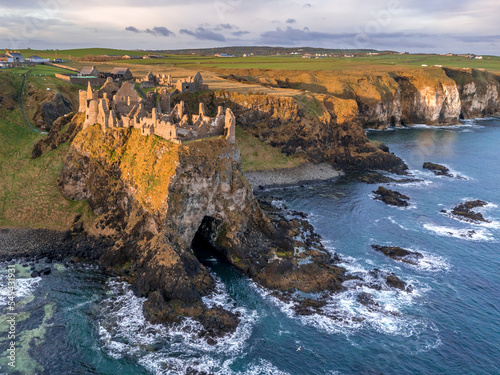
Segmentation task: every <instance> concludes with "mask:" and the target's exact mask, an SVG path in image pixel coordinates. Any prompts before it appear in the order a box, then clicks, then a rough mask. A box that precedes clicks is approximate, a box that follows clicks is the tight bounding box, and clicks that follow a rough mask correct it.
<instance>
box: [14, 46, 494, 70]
mask: <svg viewBox="0 0 500 375" xmlns="http://www.w3.org/2000/svg"><path fill="white" fill-rule="evenodd" d="M20 52H21V53H23V54H24V55H25V56H27V57H28V56H31V55H38V56H41V57H44V58H51V59H53V58H56V57H58V58H63V59H69V60H71V59H75V58H81V57H84V56H89V55H91V56H99V55H108V56H123V55H137V56H143V55H146V54H148V53H149V52H146V51H132V50H118V49H108V48H84V49H69V50H57V51H56V50H21V51H20ZM121 62H122V63H126V64H130V65H166V66H183V67H186V68H188V67H192V68H193V69H201V68H206V69H213V68H216V69H277V70H304V71H321V70H322V71H329V70H340V71H342V70H363V69H376V68H378V69H382V70H385V71H387V70H390V69H394V68H395V67H396V68H397V67H421V66H422V65H428V66H433V65H443V66H445V67H450V68H475V69H485V70H489V71H492V72H497V73H500V57H499V56H483V59H482V60H476V59H473V60H470V59H468V58H466V57H460V56H441V55H425V54H422V55H420V54H419V55H412V54H410V55H399V54H381V55H376V56H368V55H361V56H356V57H353V58H347V57H337V58H333V57H325V58H322V59H315V58H312V59H303V58H302V57H301V56H251V57H234V58H218V57H215V56H199V55H177V54H166V55H165V58H164V59H147V60H143V59H141V60H121Z"/></svg>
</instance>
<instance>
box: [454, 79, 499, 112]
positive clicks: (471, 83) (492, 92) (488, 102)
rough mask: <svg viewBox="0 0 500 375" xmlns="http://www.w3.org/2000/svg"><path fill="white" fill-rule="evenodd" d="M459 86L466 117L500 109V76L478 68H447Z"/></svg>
mask: <svg viewBox="0 0 500 375" xmlns="http://www.w3.org/2000/svg"><path fill="white" fill-rule="evenodd" d="M445 72H446V74H447V75H448V77H450V78H452V79H453V80H454V81H455V82H456V84H457V87H458V91H459V95H460V101H461V112H460V117H461V118H464V119H470V118H478V117H485V116H491V115H494V114H497V113H498V112H499V111H500V103H499V100H498V99H499V95H500V82H499V81H500V77H499V76H496V75H494V74H491V73H488V72H484V71H480V70H476V69H445Z"/></svg>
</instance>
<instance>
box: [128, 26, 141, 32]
mask: <svg viewBox="0 0 500 375" xmlns="http://www.w3.org/2000/svg"><path fill="white" fill-rule="evenodd" d="M125 30H126V31H131V32H133V33H140V32H141V31H140V30H139V29H138V28H136V27H134V26H127V27H126V28H125Z"/></svg>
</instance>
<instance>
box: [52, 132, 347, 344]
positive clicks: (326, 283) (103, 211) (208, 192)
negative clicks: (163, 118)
mask: <svg viewBox="0 0 500 375" xmlns="http://www.w3.org/2000/svg"><path fill="white" fill-rule="evenodd" d="M59 184H60V187H61V189H62V191H63V193H64V195H65V196H66V197H67V198H69V199H72V200H82V199H87V200H88V202H89V204H90V206H91V208H92V210H93V211H94V213H96V214H97V215H99V220H98V221H97V222H96V223H95V225H94V224H92V227H89V226H88V224H87V226H88V227H87V228H86V230H87V232H88V233H89V234H94V235H101V236H105V237H107V238H113V239H114V240H115V245H114V246H113V247H112V248H110V249H109V250H108V251H107V252H106V254H105V255H104V256H103V257H102V258H101V264H102V266H103V267H104V268H105V269H107V270H108V271H109V272H114V273H116V274H119V275H122V276H125V278H126V279H128V280H129V281H130V282H132V283H133V284H134V285H135V287H136V289H137V292H138V293H139V294H140V295H143V296H146V297H147V301H146V302H145V304H144V313H145V316H146V317H147V318H148V319H149V320H150V321H152V322H157V323H158V322H163V323H165V322H175V321H178V320H179V319H180V317H182V316H190V317H193V318H194V319H197V320H198V321H200V322H201V323H202V325H204V326H205V328H206V329H207V331H209V332H210V333H211V334H213V335H219V334H223V333H225V332H227V331H231V330H233V329H234V328H235V327H236V325H237V323H238V318H237V317H236V316H235V315H234V314H232V313H230V312H228V311H224V310H222V309H220V308H207V307H206V306H205V305H204V304H203V302H202V299H201V297H202V296H204V295H207V294H208V293H209V292H210V291H211V290H212V289H213V288H214V281H213V279H212V277H211V276H210V274H209V273H208V271H207V269H206V268H205V267H204V266H203V265H202V264H201V263H200V262H199V261H198V259H197V258H196V256H195V254H194V252H193V251H192V248H191V244H192V242H193V240H194V239H195V238H197V239H198V240H201V241H202V242H203V243H204V244H205V246H208V247H210V248H213V249H214V250H213V251H215V252H216V253H217V254H219V255H221V256H222V257H224V258H225V259H226V260H227V261H228V262H230V263H231V264H233V265H234V266H235V267H236V268H237V269H239V270H240V271H241V272H244V273H245V274H247V275H249V276H250V277H252V278H254V279H255V280H257V281H258V282H260V283H261V284H262V285H264V286H266V287H269V288H272V289H277V290H293V289H294V288H297V289H299V290H302V291H305V292H315V291H320V290H334V289H336V288H339V287H340V281H341V279H342V275H343V270H342V269H339V268H338V267H335V266H333V265H332V260H331V258H330V255H329V254H328V253H327V251H326V250H324V249H319V250H318V249H316V248H315V249H310V250H307V251H306V252H305V253H304V254H301V255H300V256H297V257H295V256H294V255H293V251H292V252H291V253H286V252H287V251H289V249H290V248H292V249H293V245H294V241H295V240H294V238H293V233H292V232H293V231H292V226H291V225H290V224H286V223H285V224H281V227H280V228H278V227H277V225H276V224H274V223H272V222H271V221H270V220H269V219H268V218H267V217H266V215H264V214H263V212H262V211H261V209H260V207H259V205H258V204H257V202H256V200H255V199H254V197H253V194H252V190H251V188H250V186H249V185H248V182H247V181H246V179H245V178H244V177H243V176H242V174H241V170H240V157H239V151H238V149H237V147H236V146H235V145H231V144H228V143H227V142H226V140H225V139H224V138H223V137H217V138H212V139H205V140H201V141H195V142H191V143H188V144H184V145H177V144H174V143H171V142H169V141H166V140H162V139H160V138H158V137H155V136H149V137H148V136H141V135H140V131H138V130H135V129H108V130H107V131H106V132H105V133H103V132H102V130H101V127H100V126H98V125H96V126H92V127H89V128H87V129H85V130H83V131H81V132H80V133H79V134H78V135H77V136H76V138H75V139H74V141H73V143H72V145H71V147H70V151H69V155H68V159H67V160H66V162H65V164H64V167H63V169H62V171H61V174H60V177H59ZM283 226H284V227H285V228H288V230H286V229H283ZM318 246H319V245H318ZM306 247H307V246H306ZM285 253H286V256H285V255H284V254H285ZM304 256H310V257H311V258H312V259H313V261H312V262H311V264H307V266H300V265H299V262H300V260H301V258H302V257H304ZM283 257H286V260H283V259H282V258H283ZM283 262H285V263H286V267H285V268H283V269H282V270H281V271H280V272H274V271H273V270H276V269H279V268H280V267H282V265H283ZM312 271H313V272H312ZM318 277H319V278H321V282H317V281H316V278H318ZM298 280H300V285H299V282H298Z"/></svg>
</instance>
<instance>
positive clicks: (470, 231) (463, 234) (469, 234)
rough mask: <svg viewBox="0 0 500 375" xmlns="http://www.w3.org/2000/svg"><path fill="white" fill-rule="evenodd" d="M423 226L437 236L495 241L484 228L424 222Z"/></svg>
mask: <svg viewBox="0 0 500 375" xmlns="http://www.w3.org/2000/svg"><path fill="white" fill-rule="evenodd" d="M424 228H425V229H427V230H428V231H431V232H434V233H435V234H437V235H438V236H443V237H453V238H458V239H461V240H467V241H480V242H496V239H495V237H494V236H493V235H492V233H491V232H490V231H488V230H487V229H486V228H481V229H477V228H461V229H457V228H451V227H446V226H440V225H435V224H428V223H427V224H424Z"/></svg>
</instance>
